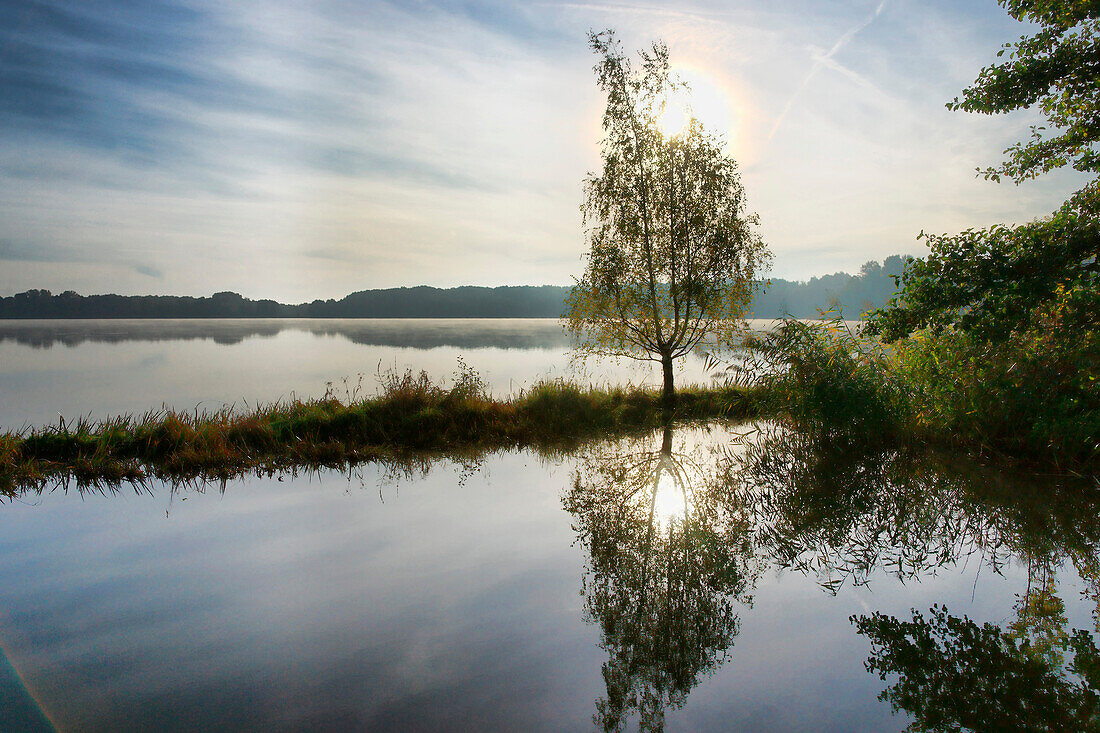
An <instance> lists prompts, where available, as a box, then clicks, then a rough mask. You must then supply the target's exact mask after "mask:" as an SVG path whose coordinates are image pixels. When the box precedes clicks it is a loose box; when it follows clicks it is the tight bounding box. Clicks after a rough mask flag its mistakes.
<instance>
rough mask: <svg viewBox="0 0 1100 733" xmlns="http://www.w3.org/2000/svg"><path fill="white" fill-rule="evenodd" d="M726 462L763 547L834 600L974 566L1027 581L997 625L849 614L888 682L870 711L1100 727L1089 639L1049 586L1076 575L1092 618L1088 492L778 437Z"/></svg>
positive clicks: (773, 434)
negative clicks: (1014, 570)
mask: <svg viewBox="0 0 1100 733" xmlns="http://www.w3.org/2000/svg"><path fill="white" fill-rule="evenodd" d="M727 455H728V456H729V457H730V459H731V460H730V461H729V462H728V464H727V465H726V469H725V470H726V472H727V475H728V480H729V481H730V482H734V483H739V484H740V485H741V486H742V491H743V494H744V496H745V500H746V505H747V506H748V507H750V509H751V515H752V518H753V524H754V527H755V536H754V544H755V546H756V547H757V550H758V551H759V552H761V553H762V554H765V555H767V556H769V557H770V559H771V560H773V561H774V562H775V563H777V564H778V565H780V566H781V567H785V568H789V569H793V570H796V571H800V572H805V573H808V574H811V575H816V576H817V577H818V581H819V583H820V584H821V585H822V586H823V587H825V588H826V589H827V590H829V591H831V592H833V593H836V592H837V591H838V590H839V589H840V588H841V587H842V586H843V585H844V584H845V583H846V582H850V583H853V584H862V583H867V582H869V580H870V579H871V578H872V576H874V575H875V574H882V573H888V574H891V575H893V576H894V577H896V578H897V579H899V580H901V581H906V580H909V579H919V578H921V577H925V576H928V575H931V574H935V573H936V572H937V570H938V569H940V568H942V567H945V566H954V565H957V564H958V563H959V562H960V561H963V560H965V559H967V558H970V557H972V556H974V555H977V556H978V557H979V558H980V560H981V561H982V563H983V566H982V567H991V568H992V569H993V570H994V571H995V572H1000V571H1001V570H1002V569H1003V568H1004V567H1005V566H1006V565H1007V564H1008V563H1009V562H1016V563H1020V564H1022V565H1024V566H1025V567H1026V568H1027V585H1026V588H1022V589H1021V590H1022V591H1023V592H1022V593H1021V594H1020V595H1019V596H1018V598H1017V603H1016V604H1015V607H1014V609H1013V610H1014V612H1015V618H1014V619H1013V620H1011V621H1009V622H1007V623H1005V624H1004V628H1002V627H1000V626H996V625H993V624H989V623H986V624H978V623H975V622H974V621H971V620H970V619H968V618H966V617H961V618H960V617H956V616H952V615H950V614H949V613H948V612H947V610H946V609H945V608H943V607H940V606H937V607H934V608H933V609H932V611H931V613H930V615H929V616H927V617H926V616H924V615H922V614H920V613H914V615H913V618H912V620H911V621H909V620H899V619H898V618H895V617H892V616H888V615H884V614H881V613H873V614H870V615H867V616H860V617H853V619H852V620H853V622H854V623H855V624H856V627H857V630H858V632H859V633H860V634H862V635H864V636H866V637H867V638H868V639H869V640H870V641H871V644H872V653H871V657H870V659H869V660H868V662H867V668H868V670H869V671H871V672H874V673H877V674H878V675H879V676H880V677H881V678H882V679H883V680H890V681H891V685H890V686H889V687H888V688H887V689H886V690H885V691H884V692H883V693H882V695H880V699H883V700H886V701H888V702H890V704H891V705H892V706H893V708H894V710H895V711H897V710H904V711H906V712H908V713H909V714H910V715H912V716H913V718H914V722H913V724H912V726H911V727H910V729H911V730H929V731H940V730H960V729H967V730H979V731H984V730H1097V729H1100V712H1098V711H1100V653H1098V652H1097V649H1096V646H1095V643H1094V641H1093V637H1092V634H1091V633H1090V632H1088V631H1082V630H1075V629H1071V628H1069V625H1068V622H1067V614H1066V606H1065V603H1064V602H1063V600H1062V598H1061V597H1060V596H1059V595H1058V582H1057V577H1058V574H1059V573H1060V572H1064V569H1065V567H1066V566H1067V565H1069V564H1070V563H1072V566H1073V567H1075V568H1076V569H1077V572H1078V574H1079V575H1080V577H1081V578H1082V580H1083V581H1084V593H1085V595H1087V596H1090V597H1091V600H1092V601H1093V602H1094V603H1095V604H1097V608H1098V609H1100V583H1098V577H1100V574H1098V572H1097V570H1098V569H1100V511H1098V508H1100V507H1098V497H1097V492H1096V491H1095V489H1096V484H1095V479H1090V478H1088V477H1072V476H1041V475H1035V474H1034V473H1032V472H1027V471H1021V470H1020V468H1019V467H1018V466H1012V465H1007V466H1000V467H996V466H988V465H981V464H979V463H977V462H975V461H970V460H964V459H960V458H958V457H955V456H944V455H942V454H936V453H933V452H930V451H927V450H922V449H919V448H917V447H914V446H888V447H882V446H881V445H880V446H874V447H872V446H868V445H867V444H866V443H862V442H860V441H857V440H846V439H845V437H844V436H843V435H839V436H837V435H834V436H831V437H830V440H829V442H825V441H822V440H820V439H818V438H815V437H814V436H810V435H805V434H800V433H795V432H791V431H788V430H785V429H783V428H782V427H780V426H774V425H773V426H765V427H764V428H763V429H762V430H761V431H760V433H759V434H758V435H756V436H754V439H753V440H752V441H751V442H748V443H746V444H745V445H744V446H742V447H741V448H740V450H729V451H727ZM1096 620H1097V621H1098V622H1100V616H1098V617H1097V618H1096ZM1097 628H1098V630H1100V623H1098V627H1097Z"/></svg>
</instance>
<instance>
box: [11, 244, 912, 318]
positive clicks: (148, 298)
mask: <svg viewBox="0 0 1100 733" xmlns="http://www.w3.org/2000/svg"><path fill="white" fill-rule="evenodd" d="M905 259H906V258H904V257H903V256H901V255H895V256H893V257H887V258H886V261H885V262H883V263H882V264H879V263H878V262H874V261H872V262H868V263H867V264H865V265H864V266H863V267H862V268H861V269H860V272H859V274H858V275H849V274H848V273H843V272H842V273H837V274H835V275H825V276H823V277H815V278H813V279H811V280H810V281H809V282H792V281H789V280H772V281H771V283H770V285H769V286H768V287H767V288H766V289H765V290H764V291H763V292H762V293H760V294H758V295H757V298H756V301H755V302H754V303H753V308H752V312H751V314H750V317H752V318H779V317H782V316H785V315H790V316H794V317H796V318H812V317H814V316H816V315H817V314H818V311H819V310H820V309H827V308H829V307H830V306H831V305H833V304H836V305H839V306H840V307H841V308H842V309H843V311H844V314H845V315H846V316H848V317H850V318H858V317H859V316H860V315H861V313H862V312H863V311H865V310H867V309H869V308H873V307H877V306H880V305H882V304H883V303H885V302H886V300H887V299H889V298H890V297H891V296H892V295H893V294H894V291H895V285H894V279H893V277H892V276H893V275H900V274H901V271H902V269H903V267H904V262H905ZM568 292H569V288H568V287H560V286H555V285H543V286H538V287H536V286H516V287H497V288H486V287H460V288H447V289H441V288H431V287H426V286H420V287H415V288H389V289H386V290H363V291H360V292H357V293H352V294H351V295H348V296H346V297H344V298H341V299H340V300H331V299H330V300H315V301H313V302H312V303H301V304H299V305H287V304H284V303H277V302H275V301H274V300H249V299H248V298H245V297H243V296H241V295H239V294H237V293H230V292H226V293H215V294H214V295H212V296H210V297H209V298H194V297H191V296H176V295H80V294H78V293H75V292H73V291H71V290H68V291H65V292H64V293H61V294H59V295H54V294H52V293H51V292H50V291H49V290H28V291H26V292H23V293H19V294H18V295H13V296H11V297H7V298H0V318H557V317H559V316H560V315H561V314H562V312H563V310H564V302H565V297H566V295H567V294H568Z"/></svg>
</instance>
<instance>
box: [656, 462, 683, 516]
mask: <svg viewBox="0 0 1100 733" xmlns="http://www.w3.org/2000/svg"><path fill="white" fill-rule="evenodd" d="M681 479H682V477H681V476H679V475H678V472H677V471H675V470H674V469H671V468H669V467H667V466H662V467H661V468H660V469H659V470H658V479H657V487H656V491H655V493H654V496H653V521H654V523H655V524H657V525H658V526H659V527H661V528H663V529H667V528H668V527H671V526H672V525H673V524H677V523H680V522H683V521H684V518H685V517H686V516H687V513H688V492H687V487H686V486H684V485H683V481H682V480H681Z"/></svg>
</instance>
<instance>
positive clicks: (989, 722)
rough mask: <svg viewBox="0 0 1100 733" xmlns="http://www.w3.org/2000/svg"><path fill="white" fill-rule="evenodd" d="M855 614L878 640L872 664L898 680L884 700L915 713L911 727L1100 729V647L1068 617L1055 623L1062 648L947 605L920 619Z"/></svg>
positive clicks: (873, 641) (858, 623)
mask: <svg viewBox="0 0 1100 733" xmlns="http://www.w3.org/2000/svg"><path fill="white" fill-rule="evenodd" d="M1056 615H1058V614H1056ZM854 621H855V623H856V627H857V629H858V631H859V633H860V634H862V635H864V636H866V637H867V638H868V639H869V640H870V641H871V644H872V652H871V658H870V659H869V660H868V662H867V669H868V671H870V672H873V673H877V674H878V675H879V677H880V678H881V679H883V680H888V679H890V680H894V679H896V680H897V681H896V682H893V684H891V685H890V686H889V687H888V688H887V689H886V690H885V691H884V692H883V693H882V694H881V695H880V696H879V699H881V700H885V701H888V702H889V703H890V705H891V706H892V707H893V709H894V710H896V711H900V710H904V711H905V712H907V713H909V714H910V715H912V716H913V718H914V722H913V724H912V725H911V726H910V727H909V730H912V731H942V730H960V729H963V730H974V731H991V730H997V731H1040V730H1041V731H1096V730H1100V652H1098V650H1097V648H1096V644H1095V642H1094V641H1093V638H1092V636H1091V635H1090V634H1089V633H1088V632H1085V631H1080V630H1078V631H1074V632H1073V633H1072V634H1069V633H1066V632H1065V630H1064V628H1063V626H1062V625H1064V623H1065V618H1064V616H1061V617H1060V618H1059V619H1058V621H1060V622H1061V623H1060V624H1057V625H1056V626H1055V627H1052V629H1051V630H1054V629H1057V632H1058V634H1057V635H1058V640H1057V644H1056V647H1050V646H1044V647H1041V648H1040V647H1037V646H1035V645H1034V644H1032V643H1030V641H1031V640H1030V639H1029V638H1027V637H1026V636H1025V637H1024V638H1023V639H1021V638H1020V635H1019V633H1018V629H1016V628H1014V629H1013V631H1011V632H1007V633H1006V632H1004V631H1002V630H1001V629H1000V628H999V627H997V626H995V625H993V624H991V623H988V622H987V623H984V624H978V623H975V622H974V621H972V620H971V619H969V618H967V617H965V616H962V617H959V616H953V615H951V614H950V613H948V611H947V609H946V608H943V607H941V606H937V607H933V608H932V610H931V612H930V614H929V615H928V616H927V617H926V616H925V615H924V614H921V613H914V614H913V618H912V620H911V621H902V620H899V619H897V618H895V617H892V616H887V615H885V614H880V613H874V614H872V615H870V616H862V617H859V618H856V619H854ZM1049 640H1050V639H1049V638H1048V639H1047V641H1049ZM1055 649H1056V650H1057V651H1056V653H1054V652H1055ZM1067 650H1069V651H1071V653H1072V657H1073V658H1072V662H1071V663H1070V664H1069V665H1066V664H1065V663H1064V661H1063V654H1064V652H1066V651H1067Z"/></svg>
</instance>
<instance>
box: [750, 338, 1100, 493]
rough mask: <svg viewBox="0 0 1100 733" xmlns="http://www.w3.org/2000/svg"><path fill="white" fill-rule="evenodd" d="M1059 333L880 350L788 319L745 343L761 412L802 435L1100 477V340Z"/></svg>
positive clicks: (914, 342) (869, 341)
mask: <svg viewBox="0 0 1100 733" xmlns="http://www.w3.org/2000/svg"><path fill="white" fill-rule="evenodd" d="M1053 333H1054V332H1053V331H1052V330H1050V329H1046V330H1042V329H1036V330H1035V332H1034V333H1030V332H1029V333H1026V334H1022V335H1021V336H1020V338H1017V339H1015V340H1013V341H1010V342H1004V343H1000V344H985V343H981V342H976V341H975V340H974V339H971V338H968V337H967V336H966V335H965V334H962V333H959V332H956V331H951V330H947V331H944V332H941V333H933V332H929V331H921V332H917V333H915V334H913V335H912V336H910V337H908V338H906V339H903V340H899V341H896V342H895V343H893V344H890V345H884V344H882V343H881V342H879V341H877V340H875V339H873V338H869V337H865V336H861V335H859V334H856V333H854V332H852V331H850V330H849V329H848V327H847V326H846V325H845V324H844V323H843V322H841V321H839V320H838V319H832V320H823V321H818V322H799V321H793V320H789V321H786V322H784V324H783V325H782V326H781V327H779V328H777V329H775V330H774V331H772V332H770V333H768V334H765V335H759V336H756V337H754V338H753V339H751V340H750V345H751V346H752V347H753V352H752V353H753V358H754V359H755V362H753V363H751V364H750V366H749V371H751V372H752V373H753V374H752V377H753V380H754V381H753V383H754V384H757V385H759V390H760V392H759V394H760V395H762V397H761V404H760V408H759V409H761V411H762V412H764V413H767V414H774V415H783V416H786V417H787V418H789V419H790V420H791V421H792V422H793V423H794V424H795V425H797V426H798V427H799V429H801V430H803V431H807V432H810V433H814V434H820V435H828V436H833V437H837V436H841V435H843V436H845V437H846V438H849V439H859V440H862V441H865V442H866V441H870V442H890V443H894V444H904V443H919V444H923V445H932V446H940V447H945V448H954V449H957V450H961V451H964V452H967V453H970V454H986V455H1000V456H1005V457H1013V458H1025V459H1028V460H1029V461H1032V462H1034V463H1037V464H1042V465H1043V466H1045V467H1046V468H1048V469H1055V470H1057V469H1059V468H1064V469H1067V470H1072V471H1085V472H1089V473H1093V474H1095V472H1096V471H1097V469H1098V468H1100V369H1098V368H1100V361H1098V356H1097V355H1098V354H1100V343H1097V342H1096V340H1095V336H1090V335H1088V334H1080V335H1077V336H1074V337H1073V339H1072V343H1071V344H1067V343H1066V342H1067V340H1068V339H1065V338H1061V339H1059V338H1054V337H1053V336H1052V334H1053ZM1055 335H1056V334H1055ZM1025 336H1030V338H1024V337H1025ZM1090 339H1091V341H1090Z"/></svg>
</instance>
